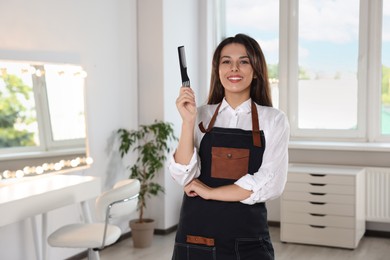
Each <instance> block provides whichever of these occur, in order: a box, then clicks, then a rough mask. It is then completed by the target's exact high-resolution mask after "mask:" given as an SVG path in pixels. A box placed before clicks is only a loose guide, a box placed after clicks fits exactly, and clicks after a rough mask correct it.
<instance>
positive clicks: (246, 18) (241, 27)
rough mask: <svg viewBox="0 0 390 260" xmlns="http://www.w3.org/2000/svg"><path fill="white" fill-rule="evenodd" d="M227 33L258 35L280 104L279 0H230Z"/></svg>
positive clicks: (274, 95) (276, 101) (274, 97)
mask: <svg viewBox="0 0 390 260" xmlns="http://www.w3.org/2000/svg"><path fill="white" fill-rule="evenodd" d="M223 4H224V9H225V19H226V20H225V22H224V23H223V24H224V25H225V27H224V29H225V32H223V33H222V34H223V35H225V36H234V35H236V34H237V33H244V34H248V35H250V36H251V37H253V38H255V39H256V40H257V41H258V42H259V44H260V47H261V48H262V50H263V53H264V56H265V59H266V61H267V67H268V75H269V79H270V83H271V89H272V103H273V106H274V107H279V87H278V81H279V74H278V62H279V19H278V18H279V3H278V1H275V0H262V1H261V4H259V1H258V0H246V1H240V0H226V1H224V2H223Z"/></svg>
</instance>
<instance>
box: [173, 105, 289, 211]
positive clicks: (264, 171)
mask: <svg viewBox="0 0 390 260" xmlns="http://www.w3.org/2000/svg"><path fill="white" fill-rule="evenodd" d="M256 106H257V111H258V115H259V125H260V129H261V130H263V132H264V137H265V143H266V148H265V151H264V155H263V162H262V165H261V167H260V169H259V170H258V171H257V172H255V173H254V174H253V175H251V174H246V175H244V176H243V177H241V178H240V179H238V180H237V181H236V182H235V184H236V185H238V186H240V187H241V188H244V189H246V190H251V191H252V192H253V193H252V194H251V196H250V197H249V198H247V199H245V200H243V201H241V202H242V203H245V204H255V203H257V202H264V201H267V200H271V199H275V198H277V197H279V196H280V195H281V194H282V192H283V189H284V186H285V184H286V180H287V168H288V141H289V136H290V126H289V123H288V121H287V117H286V116H285V114H284V113H283V112H281V111H280V110H277V109H275V108H272V107H265V106H259V105H256ZM216 108H217V105H204V106H201V107H199V108H198V114H197V123H196V124H195V139H194V141H195V142H194V144H195V147H194V153H193V156H192V158H191V161H190V163H189V164H188V165H182V164H178V163H176V162H175V160H174V156H173V155H174V154H171V155H170V159H169V171H170V173H171V176H172V177H173V179H174V180H175V181H176V182H177V183H179V184H180V185H182V186H185V185H186V184H187V183H189V182H190V181H191V180H193V179H194V178H197V177H199V175H200V158H199V155H198V150H199V145H200V141H201V140H202V138H203V135H204V133H202V132H201V131H200V130H199V127H198V124H199V122H201V121H203V125H204V127H205V128H207V127H208V125H209V122H210V120H211V117H212V116H213V114H214V112H215V109H216ZM214 126H215V127H225V128H239V129H243V130H252V113H251V99H249V100H247V101H245V102H243V103H242V104H241V105H239V106H238V107H237V108H236V109H233V108H232V107H231V106H230V105H229V104H228V103H227V102H226V100H225V99H224V100H223V101H222V105H221V107H220V109H219V112H218V116H217V119H216V121H215V123H214Z"/></svg>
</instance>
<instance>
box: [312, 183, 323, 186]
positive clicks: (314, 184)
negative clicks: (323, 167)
mask: <svg viewBox="0 0 390 260" xmlns="http://www.w3.org/2000/svg"><path fill="white" fill-rule="evenodd" d="M310 185H311V186H325V185H326V184H325V183H310Z"/></svg>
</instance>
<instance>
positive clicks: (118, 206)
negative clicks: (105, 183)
mask: <svg viewBox="0 0 390 260" xmlns="http://www.w3.org/2000/svg"><path fill="white" fill-rule="evenodd" d="M139 190H140V182H139V181H138V180H136V179H125V180H121V181H119V182H117V183H116V184H115V185H114V187H113V188H112V189H111V190H108V191H106V192H104V193H102V194H101V195H100V196H99V197H98V198H97V199H96V204H95V205H96V217H97V219H98V220H99V221H105V220H106V212H107V207H108V206H109V205H110V204H112V203H114V202H118V203H115V204H114V205H113V206H112V208H111V211H110V218H115V217H120V216H124V215H130V214H132V213H134V212H135V211H136V210H137V203H138V198H137V195H138V193H139Z"/></svg>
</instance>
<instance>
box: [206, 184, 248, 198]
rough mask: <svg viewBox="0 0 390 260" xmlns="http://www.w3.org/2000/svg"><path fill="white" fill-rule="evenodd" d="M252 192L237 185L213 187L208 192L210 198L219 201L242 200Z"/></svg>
mask: <svg viewBox="0 0 390 260" xmlns="http://www.w3.org/2000/svg"><path fill="white" fill-rule="evenodd" d="M251 194H252V191H250V190H246V189H243V188H241V187H240V186H238V185H235V184H232V185H226V186H221V187H218V188H213V189H212V190H211V192H210V198H209V199H212V200H219V201H242V200H245V199H247V198H248V197H249V196H250V195H251Z"/></svg>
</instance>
